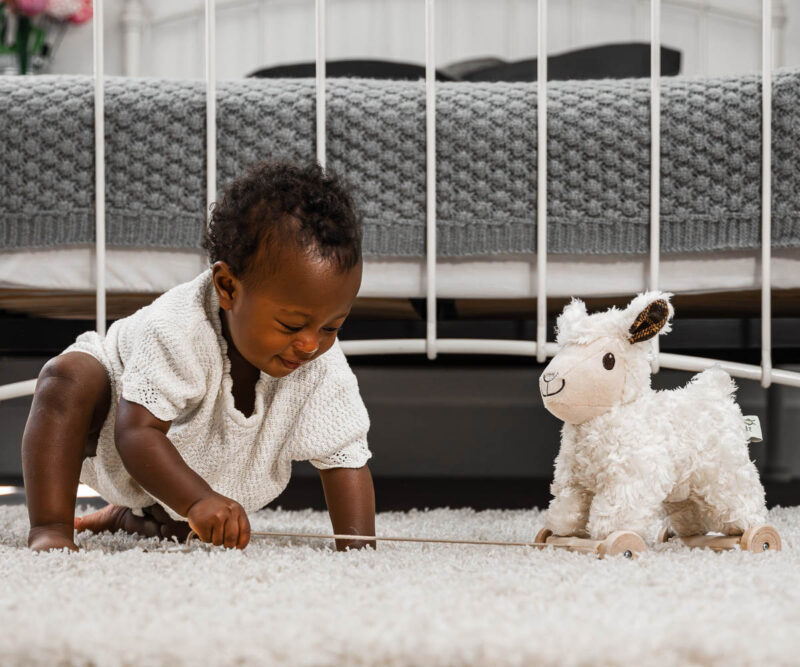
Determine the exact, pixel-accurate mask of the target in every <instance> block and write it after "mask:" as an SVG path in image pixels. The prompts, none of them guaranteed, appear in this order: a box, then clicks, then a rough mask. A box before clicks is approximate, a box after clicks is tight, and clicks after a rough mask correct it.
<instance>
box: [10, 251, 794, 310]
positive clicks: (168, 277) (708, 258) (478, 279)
mask: <svg viewBox="0 0 800 667" xmlns="http://www.w3.org/2000/svg"><path fill="white" fill-rule="evenodd" d="M206 266H207V264H206V259H205V256H204V255H203V254H201V253H200V252H193V251H172V250H169V251H167V250H129V249H125V250H122V249H109V250H108V251H107V254H106V285H107V289H108V291H109V292H163V291H165V290H167V289H169V288H170V287H172V286H174V285H177V284H179V283H182V282H186V281H188V280H191V279H192V278H193V277H194V276H196V275H197V274H198V273H199V272H200V271H202V270H203V269H204V268H205V267H206ZM647 276H648V264H647V258H646V257H631V256H604V257H599V256H564V255H552V256H550V257H549V258H548V267H547V294H548V296H573V295H574V296H584V297H588V296H616V295H624V294H632V293H635V292H640V291H642V290H644V289H646V286H647ZM425 283H426V280H425V261H424V260H422V259H418V260H417V259H414V260H408V259H392V260H369V261H366V262H365V265H364V279H363V283H362V286H361V292H360V293H359V295H360V296H362V297H423V296H425ZM94 285H95V261H94V253H93V250H92V249H90V248H77V249H66V250H38V251H12V252H2V253H0V287H5V288H17V289H59V290H73V291H89V292H91V291H94ZM760 286H761V263H760V251H746V252H739V251H737V252H719V253H691V254H685V255H669V256H665V257H663V258H662V261H661V270H660V287H661V289H664V290H668V291H672V292H676V293H700V292H715V291H740V290H748V289H758V288H760ZM772 286H773V288H775V289H787V288H797V287H800V249H792V250H776V251H774V253H773V258H772ZM436 291H437V294H438V295H439V296H440V297H442V298H470V297H471V298H530V297H535V296H536V292H537V278H536V257H535V256H530V257H527V258H525V259H521V258H520V256H514V257H508V258H503V257H491V258H487V259H480V260H478V259H459V260H442V261H440V262H439V264H438V267H437V275H436Z"/></svg>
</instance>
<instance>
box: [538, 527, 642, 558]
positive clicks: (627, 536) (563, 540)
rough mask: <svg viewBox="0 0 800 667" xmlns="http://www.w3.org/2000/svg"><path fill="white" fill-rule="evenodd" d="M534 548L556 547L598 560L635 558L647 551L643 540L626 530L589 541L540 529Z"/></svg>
mask: <svg viewBox="0 0 800 667" xmlns="http://www.w3.org/2000/svg"><path fill="white" fill-rule="evenodd" d="M534 546H539V547H540V548H544V547H558V548H562V549H569V550H570V551H582V552H584V553H590V554H593V555H595V556H597V557H598V558H604V557H605V556H620V555H621V556H624V557H625V558H636V556H638V555H639V554H640V553H641V552H643V551H647V545H646V544H645V543H644V540H643V539H642V538H641V537H640V536H639V535H637V534H636V533H632V532H630V531H628V530H619V531H617V532H615V533H611V535H609V536H608V537H607V538H606V539H604V540H590V539H588V538H583V537H564V536H561V535H553V531H551V530H548V529H547V528H542V529H541V530H540V531H539V533H538V534H537V535H536V539H535V540H534Z"/></svg>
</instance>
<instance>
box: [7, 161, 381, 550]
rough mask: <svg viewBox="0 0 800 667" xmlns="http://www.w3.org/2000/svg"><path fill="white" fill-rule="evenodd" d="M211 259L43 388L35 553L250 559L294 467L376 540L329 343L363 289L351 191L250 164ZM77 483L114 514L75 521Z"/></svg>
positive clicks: (227, 200) (305, 171)
mask: <svg viewBox="0 0 800 667" xmlns="http://www.w3.org/2000/svg"><path fill="white" fill-rule="evenodd" d="M203 245H204V247H205V248H206V250H207V251H208V253H209V259H210V263H211V264H212V266H211V268H210V269H209V270H207V271H205V272H204V273H202V274H200V275H199V276H198V277H197V278H195V279H194V280H192V281H191V282H189V283H185V284H183V285H178V286H177V287H174V288H173V289H171V290H169V291H168V292H166V293H165V294H163V295H161V296H160V297H159V298H158V299H156V300H155V301H154V302H153V303H152V304H150V305H149V306H146V307H145V308H142V309H140V310H139V311H137V312H136V313H134V314H133V315H131V316H130V317H126V318H124V319H121V320H119V321H117V322H115V323H114V324H112V325H111V327H109V329H108V333H107V335H106V337H105V338H101V337H100V336H98V334H97V333H96V332H87V333H84V334H81V335H80V336H79V337H78V338H77V340H76V341H75V343H74V344H72V345H71V346H70V347H68V348H67V349H66V350H65V351H64V352H63V353H61V354H60V355H59V356H57V357H55V358H53V359H51V360H50V361H48V362H47V364H45V366H44V368H43V369H42V371H41V373H40V374H39V379H38V382H37V384H36V392H35V394H34V398H33V404H32V407H31V412H30V416H29V418H28V423H27V425H26V427H25V434H24V436H23V441H22V463H23V472H24V477H25V490H26V493H27V501H28V513H29V516H30V523H31V529H30V533H29V534H28V546H29V547H30V548H31V549H35V550H45V549H60V548H63V547H66V548H68V549H76V548H77V547H76V546H75V542H74V539H73V537H74V533H73V530H74V529H75V528H77V529H78V530H79V531H80V530H91V531H94V532H100V531H103V530H112V531H115V530H126V531H129V532H137V533H139V534H142V535H148V536H154V535H155V536H164V537H171V536H173V535H174V536H176V537H178V538H184V537H186V536H187V535H188V533H189V531H190V530H193V531H194V532H195V533H197V535H198V536H199V537H200V539H202V540H203V541H205V542H211V543H213V544H215V545H224V546H226V547H238V548H240V549H243V548H244V547H245V546H247V543H248V541H249V539H250V524H249V521H248V518H247V514H248V512H253V511H255V510H258V509H260V508H261V507H263V506H264V505H266V504H267V503H269V502H270V501H271V500H273V499H274V498H275V497H276V496H278V494H280V493H281V491H283V489H284V488H285V487H286V484H287V483H288V481H289V475H290V473H291V465H292V461H298V460H308V461H311V463H312V464H313V465H314V466H315V467H317V468H318V469H319V471H320V476H321V479H322V486H323V490H324V493H325V498H326V502H327V504H328V511H329V513H330V517H331V523H332V524H333V529H334V531H335V532H336V533H347V534H358V535H374V534H375V533H374V528H375V526H374V523H375V498H374V491H373V487H372V477H371V475H370V472H369V468H368V467H367V465H366V462H367V459H369V458H370V456H371V454H370V452H369V449H368V447H367V430H368V428H369V419H368V417H367V412H366V409H365V407H364V404H363V402H362V400H361V397H360V395H359V391H358V384H357V382H356V378H355V376H354V375H353V372H352V371H351V370H350V368H349V366H348V364H347V361H346V360H345V357H344V355H343V353H342V351H341V349H340V347H339V344H338V342H337V340H336V337H337V333H338V331H339V330H340V329H341V327H342V324H343V322H344V321H345V319H346V318H347V316H348V314H349V312H350V308H351V306H352V304H353V301H354V300H355V298H356V294H357V293H358V290H359V287H360V285H361V267H362V265H361V230H360V222H359V218H358V215H357V213H356V211H355V207H354V204H353V200H352V197H351V195H350V194H349V192H348V191H347V189H346V188H345V187H344V185H343V184H342V183H341V182H340V181H339V180H337V178H336V177H335V176H333V175H331V174H330V173H329V172H323V170H322V169H321V168H319V167H318V166H309V167H307V168H300V167H296V166H291V165H287V164H270V163H263V164H260V165H257V166H256V167H254V168H252V169H251V170H250V171H248V172H247V173H246V174H245V175H244V176H242V177H241V178H239V179H237V180H236V181H234V182H233V183H232V184H230V186H229V187H228V188H227V189H226V191H225V194H224V196H223V198H222V201H221V202H218V203H217V204H216V206H215V207H214V209H213V211H212V219H211V225H210V228H209V230H208V232H207V234H206V238H205V241H204V244H203ZM79 480H80V481H82V482H84V483H86V484H89V485H90V486H92V487H93V488H95V489H97V491H99V492H100V494H101V495H102V496H103V497H104V498H105V499H106V500H107V501H108V502H109V503H111V504H109V505H108V506H106V507H105V508H103V509H101V510H100V511H98V512H95V513H94V514H91V515H89V516H87V517H82V518H77V519H76V518H75V517H74V510H75V498H76V493H77V487H78V481H79ZM184 519H185V520H184ZM367 544H369V545H370V546H373V547H374V543H371V542H355V541H346V540H339V541H337V545H336V546H337V548H338V549H340V550H341V549H345V548H347V547H362V546H365V545H367Z"/></svg>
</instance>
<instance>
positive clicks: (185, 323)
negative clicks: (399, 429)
mask: <svg viewBox="0 0 800 667" xmlns="http://www.w3.org/2000/svg"><path fill="white" fill-rule="evenodd" d="M218 311H219V301H218V298H217V295H216V291H215V290H214V288H213V285H212V282H211V271H210V270H209V271H206V272H204V273H202V274H200V275H199V276H198V277H197V278H196V279H195V280H193V281H192V282H189V283H185V284H183V285H179V286H177V287H175V288H173V289H171V290H169V291H168V292H166V293H165V294H163V295H162V296H160V297H159V298H158V299H156V300H155V301H154V302H153V303H152V304H151V305H149V306H147V307H145V308H142V309H141V310H139V311H137V312H136V313H134V314H133V315H131V316H130V317H126V318H124V319H122V320H118V321H117V322H115V323H114V324H112V325H111V327H109V329H108V333H107V335H106V337H105V339H104V340H103V339H101V338H100V337H99V336H98V335H97V333H95V332H88V333H84V334H81V335H80V336H79V337H78V339H77V340H76V341H75V343H74V344H72V345H71V346H70V347H68V348H67V349H66V350H65V351H64V352H72V351H81V352H86V353H88V354H90V355H92V356H93V357H95V358H96V359H98V360H99V361H100V362H101V363H102V364H103V366H104V367H105V368H106V371H107V372H108V375H109V378H110V381H111V390H112V401H111V409H110V411H109V414H108V417H107V418H106V421H105V423H104V425H103V428H102V431H101V433H100V440H99V443H98V446H97V455H96V456H94V457H92V458H89V459H87V460H86V461H85V462H84V465H83V470H82V472H81V481H82V482H84V483H86V484H88V485H89V486H91V487H93V488H94V489H96V490H97V491H98V492H100V494H101V495H102V496H103V497H104V498H105V499H106V500H107V501H109V502H111V503H115V504H119V505H125V506H127V507H130V508H133V509H135V510H139V509H141V508H143V507H147V506H149V505H152V504H153V503H154V502H156V500H155V499H154V498H153V497H152V496H150V495H149V494H148V493H147V492H146V491H145V490H144V489H142V487H141V486H139V484H137V483H136V482H135V481H134V480H133V479H132V478H131V476H130V475H129V474H128V473H127V471H126V470H125V467H124V466H123V464H122V461H121V460H120V457H119V454H118V453H117V450H116V447H115V445H114V422H115V419H116V406H117V404H118V402H119V399H120V398H124V399H125V400H127V401H131V402H133V403H138V404H139V405H142V406H144V407H145V408H147V409H148V410H149V411H150V412H151V413H152V414H153V415H154V416H156V417H158V418H159V419H162V420H164V421H171V422H172V425H171V426H170V429H169V432H168V434H167V437H169V439H170V440H171V442H172V444H173V445H174V446H175V448H176V449H177V450H178V452H179V453H180V455H181V456H182V457H183V460H184V461H185V462H186V463H187V465H189V467H190V468H192V469H193V470H194V471H195V472H196V473H198V474H199V475H200V476H201V477H203V479H205V480H206V482H208V484H209V485H210V486H211V487H212V488H213V489H214V490H215V491H217V492H218V493H221V494H222V495H224V496H227V497H229V498H233V499H234V500H236V501H237V502H239V503H240V504H241V505H242V506H243V507H244V509H245V510H246V511H248V512H252V511H255V510H257V509H259V508H261V507H263V506H264V505H266V504H267V503H268V502H270V501H271V500H273V499H274V498H275V497H276V496H277V495H278V494H279V493H280V492H281V491H282V490H283V489H284V488H285V486H286V484H287V483H288V482H289V475H290V473H291V464H292V461H298V460H309V461H311V463H312V464H314V465H315V466H316V467H317V468H321V469H325V468H334V467H344V468H358V467H361V466H363V465H364V464H365V463H366V461H367V459H369V457H370V452H369V449H368V447H367V430H368V429H369V419H368V417H367V411H366V408H365V407H364V404H363V402H362V400H361V396H360V394H359V391H358V384H357V381H356V378H355V375H354V374H353V372H352V371H351V370H350V367H349V366H348V364H347V361H346V359H345V357H344V354H343V353H342V351H341V348H340V347H339V344H338V342H337V343H336V344H335V345H334V346H333V347H332V348H331V349H330V350H329V351H328V352H326V353H325V354H323V355H322V356H320V357H318V358H317V359H315V360H313V361H311V362H309V363H307V364H306V365H304V366H301V367H300V368H298V369H297V370H295V371H293V372H292V373H291V374H289V375H288V376H286V377H283V378H274V377H271V376H269V375H267V374H266V373H263V372H262V373H261V375H260V377H259V379H258V382H257V383H256V387H255V391H256V400H255V409H254V411H253V414H252V415H250V416H249V417H245V416H244V414H242V413H241V412H239V410H237V409H236V407H235V406H234V401H233V395H232V393H231V388H232V385H233V381H232V379H231V375H230V360H229V358H228V355H227V343H226V341H225V339H224V337H223V336H222V329H221V322H220V319H219V313H218ZM165 508H166V509H167V511H168V512H170V514H171V515H172V516H173V517H175V518H177V517H178V515H177V514H175V513H174V512H173V510H172V509H171V508H168V507H166V506H165Z"/></svg>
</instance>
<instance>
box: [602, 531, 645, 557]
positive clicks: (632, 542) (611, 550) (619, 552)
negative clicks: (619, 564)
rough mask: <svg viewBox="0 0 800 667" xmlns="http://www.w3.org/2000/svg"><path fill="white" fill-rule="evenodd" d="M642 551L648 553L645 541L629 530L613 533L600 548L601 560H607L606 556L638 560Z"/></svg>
mask: <svg viewBox="0 0 800 667" xmlns="http://www.w3.org/2000/svg"><path fill="white" fill-rule="evenodd" d="M642 551H647V545H646V544H645V543H644V540H643V539H642V538H641V537H640V536H639V535H637V534H636V533H632V532H631V531H629V530H618V531H616V532H614V533H611V535H609V536H608V537H607V538H606V539H604V540H603V541H602V542H601V543H600V545H599V547H598V553H599V555H600V558H605V557H606V556H625V558H636V556H637V555H638V554H640V553H641V552H642Z"/></svg>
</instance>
